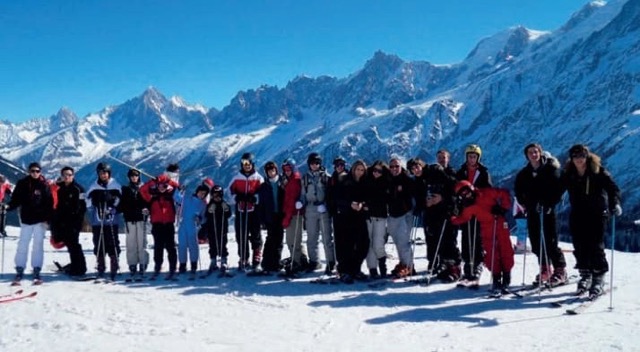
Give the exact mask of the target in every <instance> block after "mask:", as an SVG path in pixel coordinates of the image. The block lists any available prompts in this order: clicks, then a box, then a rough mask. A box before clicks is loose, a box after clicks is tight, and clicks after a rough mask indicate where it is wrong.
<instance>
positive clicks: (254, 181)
mask: <svg viewBox="0 0 640 352" xmlns="http://www.w3.org/2000/svg"><path fill="white" fill-rule="evenodd" d="M263 182H264V178H263V177H262V176H261V175H260V174H259V173H257V172H256V171H255V170H251V172H250V173H249V174H244V173H242V172H238V173H237V174H236V175H235V176H234V177H233V178H232V179H231V182H230V183H229V192H230V193H231V195H232V196H234V198H235V201H236V207H237V208H238V209H239V210H241V211H244V210H247V211H253V209H254V208H255V205H256V204H258V203H259V201H260V200H259V199H258V189H259V188H260V185H261V184H262V183H263Z"/></svg>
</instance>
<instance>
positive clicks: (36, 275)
mask: <svg viewBox="0 0 640 352" xmlns="http://www.w3.org/2000/svg"><path fill="white" fill-rule="evenodd" d="M40 271H41V269H40V268H39V267H35V268H33V284H34V285H42V283H43V281H42V278H41V277H40Z"/></svg>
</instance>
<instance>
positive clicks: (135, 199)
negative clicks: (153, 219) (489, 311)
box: [119, 168, 149, 280]
mask: <svg viewBox="0 0 640 352" xmlns="http://www.w3.org/2000/svg"><path fill="white" fill-rule="evenodd" d="M127 178H128V179H129V184H127V185H125V186H122V200H121V201H120V205H119V211H120V212H121V213H122V215H123V216H124V221H125V223H124V225H125V229H126V231H127V237H126V239H127V240H126V248H127V265H129V272H130V274H131V277H130V279H132V280H135V279H137V280H142V279H143V277H144V273H145V271H146V270H147V265H148V264H149V253H148V252H147V233H146V223H147V218H148V216H149V203H147V202H146V201H145V200H144V198H142V194H141V193H140V187H141V186H142V182H141V181H140V170H137V169H133V168H132V169H129V171H128V172H127Z"/></svg>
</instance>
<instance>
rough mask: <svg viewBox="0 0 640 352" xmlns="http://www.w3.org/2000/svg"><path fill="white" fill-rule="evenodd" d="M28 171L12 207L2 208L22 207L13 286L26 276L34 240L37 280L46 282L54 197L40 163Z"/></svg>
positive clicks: (11, 201) (10, 209)
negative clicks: (46, 242)
mask: <svg viewBox="0 0 640 352" xmlns="http://www.w3.org/2000/svg"><path fill="white" fill-rule="evenodd" d="M27 170H29V175H28V176H25V177H24V178H22V179H20V180H19V181H18V182H17V184H16V188H15V189H14V191H13V195H12V197H11V200H10V201H9V203H8V204H6V205H5V204H3V205H2V207H5V208H6V211H12V210H14V209H16V208H18V207H20V238H19V239H18V248H17V250H16V256H15V265H16V276H15V278H14V280H13V283H12V284H14V285H19V284H20V281H21V280H22V278H23V276H24V269H25V267H26V265H27V257H28V252H29V243H30V242H31V240H32V239H33V244H32V247H31V266H32V267H33V280H34V283H36V284H39V283H41V282H42V279H41V277H40V271H41V270H42V263H43V261H44V249H43V242H44V234H45V232H46V223H47V222H48V221H49V220H50V218H51V213H52V210H53V197H52V196H51V190H50V189H49V186H48V184H47V182H46V180H45V178H44V176H42V174H41V172H42V171H41V170H42V168H41V167H40V164H39V163H37V162H33V163H31V164H29V168H28V169H27Z"/></svg>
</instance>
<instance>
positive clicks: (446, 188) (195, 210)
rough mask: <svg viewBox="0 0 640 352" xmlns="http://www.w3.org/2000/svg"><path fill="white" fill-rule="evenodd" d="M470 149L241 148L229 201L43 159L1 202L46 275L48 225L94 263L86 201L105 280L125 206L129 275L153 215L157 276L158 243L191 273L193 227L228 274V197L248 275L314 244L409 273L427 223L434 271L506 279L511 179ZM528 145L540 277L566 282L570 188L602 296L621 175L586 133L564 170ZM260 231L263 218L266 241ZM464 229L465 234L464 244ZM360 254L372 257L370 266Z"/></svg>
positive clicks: (292, 264) (580, 260)
mask: <svg viewBox="0 0 640 352" xmlns="http://www.w3.org/2000/svg"><path fill="white" fill-rule="evenodd" d="M464 154H465V162H464V163H463V165H462V166H461V167H460V168H459V169H458V170H455V169H453V168H452V167H451V166H450V165H449V161H450V154H449V152H448V151H446V150H440V151H438V153H437V162H436V163H433V164H427V163H426V162H424V161H423V160H422V159H420V158H412V159H410V160H408V161H407V162H406V164H405V166H403V163H402V160H401V159H400V158H397V157H392V158H390V160H389V161H388V162H387V161H383V160H376V161H374V162H373V163H372V164H371V165H370V166H367V164H366V163H365V161H363V160H356V161H354V162H353V163H352V164H351V167H350V168H348V167H347V166H348V164H347V161H346V160H345V159H344V158H342V157H337V158H335V159H334V160H333V172H332V173H331V174H329V172H328V171H327V170H326V169H325V166H324V163H323V159H322V157H321V156H320V155H319V154H318V153H311V154H309V155H308V157H307V160H306V164H307V165H306V166H307V167H306V170H305V172H304V173H302V174H301V173H300V171H299V170H298V165H297V164H296V162H295V161H294V160H293V159H291V158H288V159H286V160H284V161H283V162H282V163H279V164H278V163H277V162H275V161H268V162H266V163H265V164H264V166H263V167H262V171H263V173H262V174H261V173H260V172H259V170H258V169H257V167H256V162H255V156H254V155H253V154H251V153H245V154H243V155H242V157H241V160H240V169H239V171H238V172H237V174H235V175H234V176H233V177H232V179H231V181H230V184H229V186H228V188H227V190H228V199H229V200H232V202H231V203H232V204H233V207H232V206H231V205H230V204H229V203H227V202H226V201H225V200H224V190H223V188H222V187H220V186H219V185H214V184H213V182H212V181H211V180H209V179H207V180H205V181H206V182H203V183H202V184H200V185H199V186H198V187H197V188H196V189H195V190H194V192H193V193H191V194H189V193H188V192H185V190H184V187H182V186H180V184H179V179H178V176H179V169H178V166H177V165H176V164H171V165H169V167H168V168H167V170H166V172H164V173H163V174H162V175H159V176H157V177H155V178H152V179H151V180H149V181H148V182H146V183H144V184H143V183H142V182H141V181H140V170H137V169H135V168H132V169H130V170H129V172H128V173H127V177H128V181H129V182H128V183H127V184H126V185H124V186H120V185H119V184H118V182H117V181H115V179H114V178H113V177H112V175H111V168H110V166H109V165H108V164H107V163H100V164H98V166H97V168H96V172H97V179H96V181H95V183H93V184H92V185H91V186H90V187H89V188H88V190H87V191H86V192H85V191H84V189H83V187H82V186H80V185H79V184H78V183H77V182H75V181H74V180H73V177H74V170H73V168H71V167H64V168H63V169H62V170H61V174H60V175H61V178H60V180H59V181H58V182H56V183H54V184H52V185H51V186H50V185H49V184H48V183H47V182H46V180H45V179H44V177H42V176H41V167H40V165H39V164H38V163H32V164H30V165H29V168H28V171H29V175H28V176H26V177H25V178H23V179H21V180H20V181H18V183H17V185H16V187H15V189H14V190H13V194H12V196H11V200H10V201H9V203H8V204H7V205H6V210H8V211H11V210H13V209H16V208H18V207H20V216H21V231H20V239H19V243H18V249H17V253H16V257H15V265H16V279H15V280H14V281H15V282H19V281H20V280H21V279H22V277H23V275H24V269H25V266H26V261H27V252H28V246H29V242H30V241H31V239H32V238H33V249H32V266H33V277H34V279H35V280H40V271H41V268H42V262H43V249H42V242H43V239H44V234H45V231H46V227H45V226H46V224H47V223H48V224H50V228H51V234H52V236H51V238H52V240H51V242H52V244H53V245H54V246H56V245H58V246H59V244H61V243H64V245H65V246H66V247H67V249H68V251H69V256H70V261H71V263H70V265H68V266H67V267H65V269H66V270H67V271H68V273H69V274H70V275H74V276H79V275H84V274H85V273H86V271H87V268H86V263H85V259H84V255H83V252H82V247H81V246H80V244H79V240H78V239H79V233H80V230H81V227H82V223H83V220H84V218H85V212H86V211H87V210H89V213H90V219H91V224H92V233H93V245H94V254H95V255H96V257H97V271H98V276H104V275H105V272H106V271H107V262H108V263H109V274H110V277H111V279H115V276H116V274H117V272H118V270H119V259H118V258H119V254H120V243H119V238H118V235H117V234H118V231H119V229H118V217H117V214H120V213H121V214H122V215H123V217H124V224H125V228H126V249H127V251H126V253H127V264H128V266H129V270H130V275H131V279H141V278H142V276H143V275H144V273H145V271H146V270H147V265H148V264H149V256H148V254H147V251H146V246H147V243H146V228H145V226H146V223H147V218H148V219H149V220H150V223H151V233H152V235H153V238H154V249H153V261H154V267H153V274H152V276H151V277H152V278H155V277H156V276H157V275H158V274H159V273H160V271H161V268H162V264H163V258H164V251H166V252H167V256H168V260H169V274H168V277H167V278H169V279H172V278H174V277H175V275H176V274H177V273H184V272H186V271H187V264H190V265H191V267H190V269H191V275H192V276H193V275H195V273H196V270H197V267H198V262H199V247H198V245H199V238H200V239H201V240H202V239H206V241H208V243H209V257H210V259H211V262H210V263H211V264H210V266H209V268H208V270H207V273H208V274H211V273H212V272H213V271H216V270H219V269H220V270H221V271H222V272H224V271H226V270H227V268H228V265H229V263H228V260H227V258H228V251H227V234H228V227H229V219H230V217H231V215H232V208H233V212H234V214H235V223H234V228H235V239H236V242H237V243H238V257H239V263H238V268H239V269H242V270H245V271H248V272H249V273H250V274H251V275H263V274H271V273H275V272H280V273H281V274H283V275H285V276H291V277H296V276H298V275H300V274H302V273H305V272H306V273H311V272H314V271H316V270H319V269H321V267H322V265H321V259H320V253H319V252H320V251H319V244H320V243H322V247H323V251H324V257H325V268H324V273H325V275H333V273H334V272H337V277H338V278H339V279H340V280H341V281H343V282H344V283H348V284H349V283H353V282H354V280H364V279H371V278H379V277H386V276H389V275H391V276H393V277H405V276H409V275H413V274H414V273H415V268H414V249H415V248H414V247H413V244H414V243H415V240H416V238H415V234H416V232H415V228H417V227H419V226H422V227H423V229H424V234H425V241H426V244H427V260H428V267H427V274H428V275H429V276H430V277H437V278H438V279H440V280H443V281H446V282H457V281H461V282H462V283H464V284H465V285H474V284H475V285H477V282H478V280H479V277H480V275H481V274H482V271H483V268H485V267H486V268H487V269H488V270H489V271H490V272H491V275H492V288H493V290H496V291H503V290H506V289H507V288H508V287H509V285H510V282H511V269H512V267H513V265H514V249H513V245H512V243H511V240H510V233H509V226H508V224H507V220H506V216H505V214H506V213H507V212H508V211H509V210H510V209H511V207H512V200H511V196H510V194H509V191H508V190H506V189H499V188H495V187H493V185H492V182H491V177H490V174H489V171H488V169H487V167H485V166H484V165H483V164H482V163H481V162H480V160H481V157H482V150H481V148H480V147H479V146H478V145H469V146H468V147H467V148H466V149H465V152H464ZM524 155H525V157H526V159H527V165H526V166H525V167H524V168H523V169H522V170H520V171H519V172H518V174H517V176H516V181H515V199H516V201H517V202H518V203H519V204H520V208H521V209H523V210H524V212H525V213H526V216H527V227H528V231H529V238H530V240H531V241H530V242H531V246H532V250H533V252H534V253H535V255H536V256H538V259H539V264H540V272H539V274H538V275H537V276H536V279H535V280H536V282H538V283H545V284H549V285H552V286H557V285H562V284H565V283H566V282H567V270H566V261H565V258H564V255H563V252H562V250H560V248H559V247H558V238H557V237H558V236H557V229H556V217H555V208H556V205H557V203H558V202H559V201H560V199H561V197H562V194H563V193H564V192H565V191H567V192H568V193H569V200H570V205H571V212H570V224H569V225H570V231H571V235H572V237H573V244H574V254H575V257H576V268H577V269H578V271H579V273H580V277H581V279H580V281H579V283H578V289H579V290H580V291H581V292H586V291H589V292H590V293H591V294H595V295H599V294H602V291H603V278H604V274H605V273H606V272H607V270H608V264H607V261H606V258H605V254H604V232H605V230H606V226H607V221H608V218H609V217H610V216H611V215H615V216H619V215H620V214H621V213H622V209H621V206H620V191H619V189H618V187H617V186H616V184H615V183H614V181H613V179H612V177H611V175H610V174H609V173H608V172H607V171H606V170H605V169H604V167H603V166H602V165H601V161H600V158H599V157H598V156H597V155H596V154H594V153H593V152H591V151H589V149H588V148H587V147H586V146H585V145H580V144H579V145H574V146H572V147H571V148H570V149H569V159H568V161H567V163H566V165H565V166H564V168H561V166H560V164H559V162H558V161H557V159H555V158H553V157H552V156H550V155H549V154H548V153H546V152H545V151H544V150H543V149H542V147H541V146H540V145H539V144H535V143H533V144H529V145H527V146H526V147H525V148H524ZM262 175H264V176H262ZM4 208H5V206H4V205H3V209H4ZM176 226H177V228H178V251H176V242H175V232H176ZM262 229H264V230H266V238H265V241H263V238H262V234H261V230H262ZM304 229H306V234H307V240H306V245H305V243H304V242H303V236H302V235H303V230H304ZM458 230H460V232H461V233H462V236H461V240H462V243H461V250H460V248H459V247H458V243H457V238H458ZM389 237H390V238H392V239H393V243H394V245H395V248H396V251H397V258H398V262H397V263H396V265H395V266H394V267H393V269H392V270H388V266H387V265H388V263H387V253H386V249H385V245H386V243H387V241H388V238H389ZM283 242H284V243H286V245H287V247H288V249H289V253H290V258H288V259H286V260H283V259H282V254H283V253H282V252H283ZM107 259H108V261H107ZM218 259H219V261H218ZM178 264H179V266H178ZM363 265H366V267H367V269H368V272H367V273H366V274H365V273H363V272H362V266H363Z"/></svg>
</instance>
